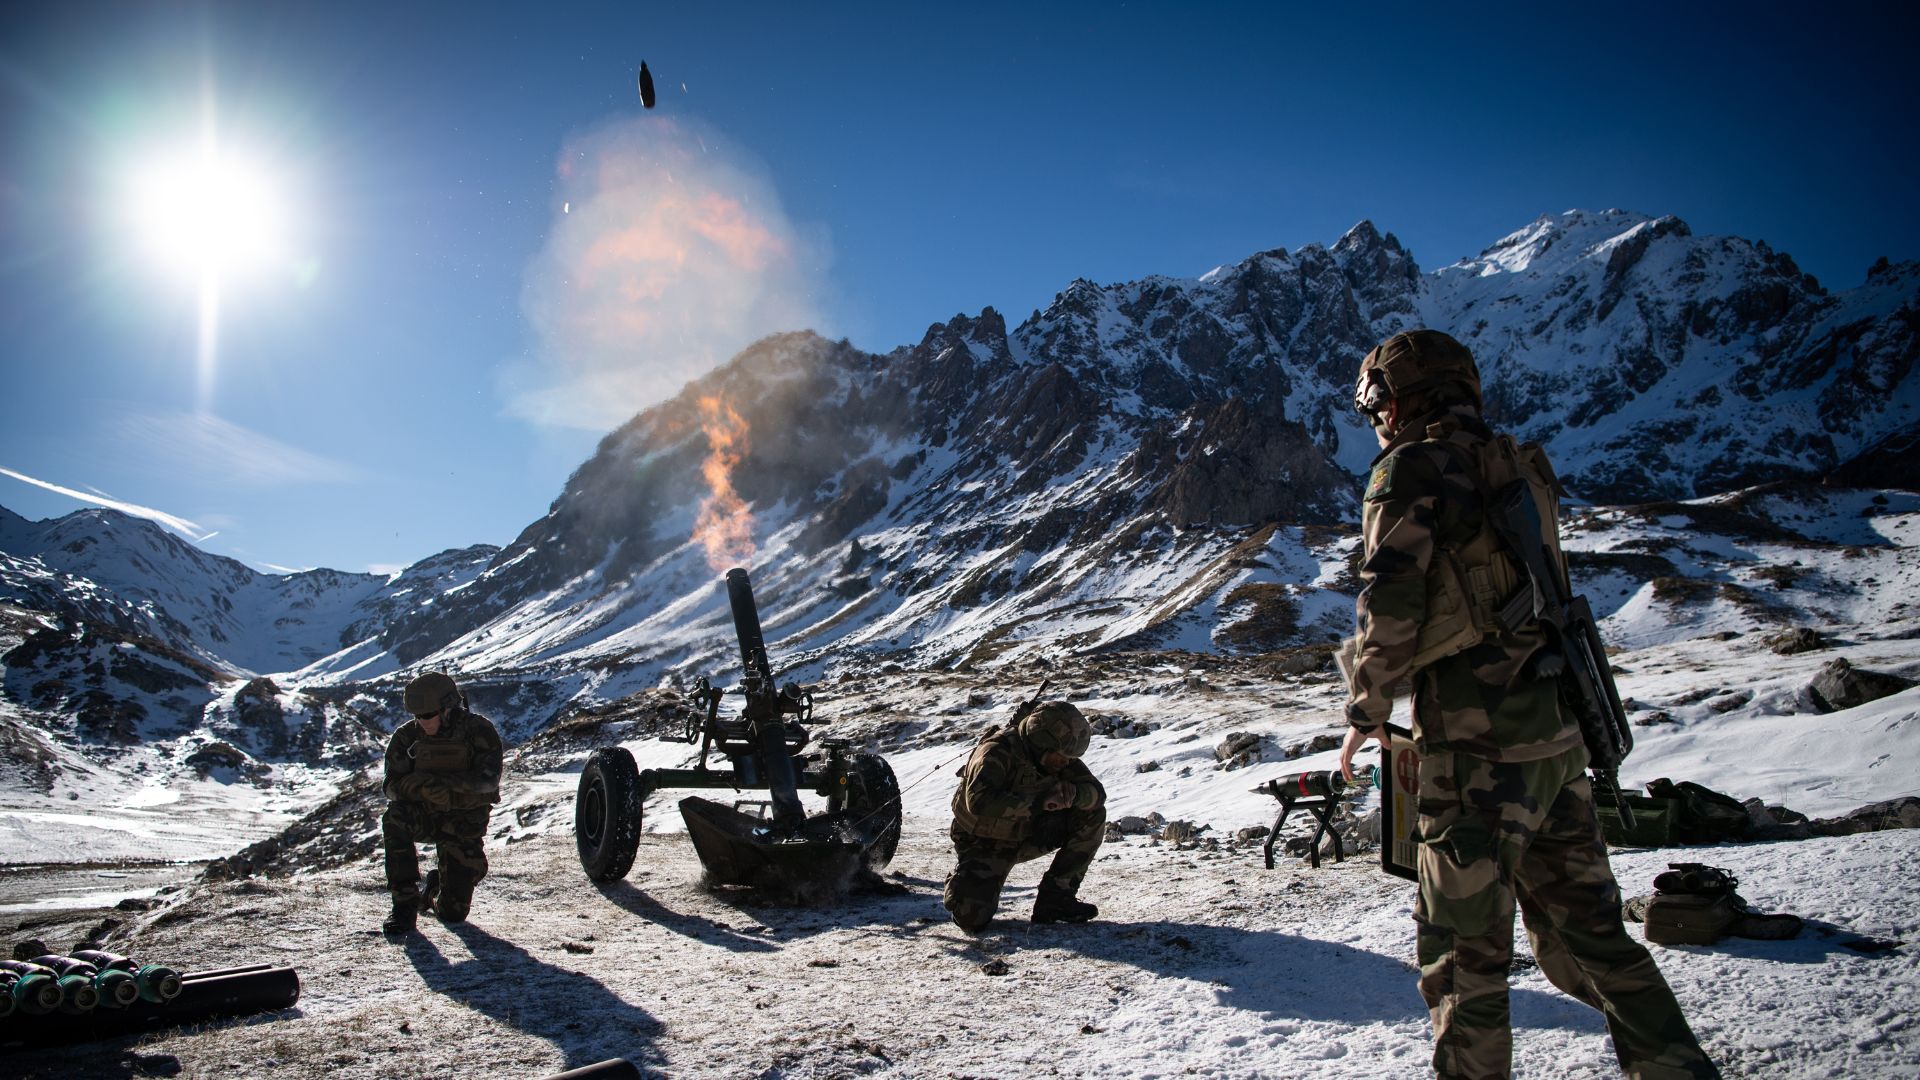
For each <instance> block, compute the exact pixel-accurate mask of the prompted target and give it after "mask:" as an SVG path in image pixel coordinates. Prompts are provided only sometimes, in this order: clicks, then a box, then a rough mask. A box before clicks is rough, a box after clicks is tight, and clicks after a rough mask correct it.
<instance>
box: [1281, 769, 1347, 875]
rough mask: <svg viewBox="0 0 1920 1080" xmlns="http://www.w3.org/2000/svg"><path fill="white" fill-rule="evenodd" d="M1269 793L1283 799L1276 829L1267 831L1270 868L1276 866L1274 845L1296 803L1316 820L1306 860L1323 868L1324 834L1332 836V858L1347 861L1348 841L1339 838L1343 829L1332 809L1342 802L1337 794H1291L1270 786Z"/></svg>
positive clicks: (1335, 860) (1296, 805)
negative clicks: (1289, 796)
mask: <svg viewBox="0 0 1920 1080" xmlns="http://www.w3.org/2000/svg"><path fill="white" fill-rule="evenodd" d="M1268 794H1270V795H1272V796H1273V797H1274V798H1276V799H1279V800H1280V816H1279V817H1278V818H1275V819H1274V822H1273V831H1272V832H1270V833H1268V834H1267V844H1266V850H1267V869H1269V870H1271V869H1273V846H1274V845H1275V844H1277V843H1279V842H1280V826H1282V825H1284V824H1286V822H1287V815H1288V814H1290V813H1292V812H1293V809H1294V807H1299V808H1300V809H1302V810H1305V811H1306V812H1307V813H1309V814H1312V815H1313V820H1314V822H1315V825H1314V827H1313V840H1312V842H1311V843H1310V844H1309V845H1308V846H1307V861H1308V862H1310V863H1312V864H1313V868H1314V869H1315V870H1318V869H1320V838H1321V837H1322V836H1331V837H1333V861H1334V862H1345V861H1346V858H1347V848H1346V845H1345V844H1344V843H1342V842H1341V840H1340V831H1339V830H1338V829H1335V828H1334V827H1333V812H1334V810H1335V809H1337V808H1338V807H1339V805H1340V800H1339V799H1338V798H1335V797H1328V796H1325V795H1316V796H1309V797H1307V798H1288V797H1287V795H1286V794H1285V793H1284V792H1283V791H1278V790H1272V789H1271V788H1270V789H1269V790H1268Z"/></svg>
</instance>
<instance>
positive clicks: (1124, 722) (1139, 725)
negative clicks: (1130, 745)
mask: <svg viewBox="0 0 1920 1080" xmlns="http://www.w3.org/2000/svg"><path fill="white" fill-rule="evenodd" d="M1087 723H1088V726H1089V727H1091V728H1093V733H1094V734H1095V735H1105V736H1106V737H1108V738H1110V739H1137V738H1139V737H1140V736H1142V735H1145V734H1147V733H1149V732H1151V731H1153V730H1154V729H1155V728H1157V727H1159V725H1158V724H1151V723H1148V722H1147V721H1145V720H1129V719H1127V718H1126V717H1124V716H1112V715H1108V714H1106V713H1092V714H1089V715H1088V716H1087Z"/></svg>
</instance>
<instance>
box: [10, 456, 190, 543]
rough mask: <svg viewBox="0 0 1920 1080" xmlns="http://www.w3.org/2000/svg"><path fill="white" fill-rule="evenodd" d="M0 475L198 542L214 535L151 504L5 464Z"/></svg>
mask: <svg viewBox="0 0 1920 1080" xmlns="http://www.w3.org/2000/svg"><path fill="white" fill-rule="evenodd" d="M0 475H4V476H11V477H13V478H14V479H15V480H18V481H20V482H21V483H23V484H32V485H33V486H35V487H41V488H46V489H47V490H48V491H51V492H54V493H55V494H58V495H65V496H66V497H67V498H69V499H78V500H80V501H81V502H84V503H92V504H94V505H95V506H104V507H106V508H107V509H109V510H118V511H120V512H121V513H123V514H128V515H130V516H132V517H137V518H146V519H147V520H148V521H152V522H155V523H157V524H160V525H164V526H166V527H167V528H169V529H172V530H173V531H174V532H177V533H179V534H180V535H182V536H184V537H186V538H187V539H189V540H192V541H193V542H194V543H196V544H197V543H199V542H200V541H202V540H205V539H206V538H207V537H209V536H212V535H213V533H210V532H203V531H202V530H201V528H200V526H198V525H196V524H194V523H193V522H191V521H188V520H187V519H186V518H183V517H177V516H175V515H173V514H169V513H167V512H166V511H165V510H155V509H154V508H153V507H151V506H140V505H138V504H137V503H129V502H121V501H119V500H118V499H108V498H103V497H101V496H99V495H90V494H88V493H86V492H84V491H75V490H74V489H72V488H70V487H61V486H60V485H59V484H51V483H48V482H47V481H45V480H36V479H34V478H33V477H31V476H28V475H26V474H25V473H17V472H14V471H13V470H12V469H9V468H6V467H5V466H0Z"/></svg>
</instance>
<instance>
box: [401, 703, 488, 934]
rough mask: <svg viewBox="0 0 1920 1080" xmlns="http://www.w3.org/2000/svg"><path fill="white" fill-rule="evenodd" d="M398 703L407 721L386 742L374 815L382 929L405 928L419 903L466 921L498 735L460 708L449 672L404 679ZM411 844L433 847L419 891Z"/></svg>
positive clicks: (483, 857)
mask: <svg viewBox="0 0 1920 1080" xmlns="http://www.w3.org/2000/svg"><path fill="white" fill-rule="evenodd" d="M405 702H406V707H407V711H408V712H410V713H412V714H413V719H412V720H409V721H407V722H406V723H404V724H401V725H400V728H399V730H397V731H395V732H394V733H393V738H392V739H391V740H389V741H388V742H387V775H386V783H385V784H384V785H383V786H384V789H385V791H386V793H387V798H388V799H390V800H391V802H389V803H388V805H387V812H386V815H385V816H384V817H382V818H381V819H380V827H381V834H382V837H383V839H384V841H385V846H386V855H387V889H388V891H389V892H391V893H392V894H393V914H392V915H389V916H388V917H387V921H386V922H385V923H384V924H382V927H381V928H382V929H383V930H385V931H386V932H387V933H389V934H403V933H406V932H408V931H410V930H412V929H413V928H414V924H415V920H416V917H417V915H418V913H419V911H420V908H421V907H422V906H425V907H426V908H427V910H428V911H431V912H433V913H434V914H435V915H437V916H438V917H439V919H440V921H441V922H446V923H456V922H461V921H463V920H464V919H466V917H467V908H468V906H469V905H471V904H472V903H473V889H474V886H476V885H478V884H480V879H481V878H484V877H486V876H487V853H486V851H485V849H484V848H483V847H482V846H481V842H482V840H483V839H484V838H485V837H486V834H487V815H488V813H489V811H490V810H491V808H492V806H493V804H494V803H496V802H499V801H500V735H499V733H498V732H496V731H495V730H494V728H493V722H492V721H490V720H488V719H487V718H486V717H484V716H481V715H480V714H478V713H474V712H469V711H467V697H466V695H465V694H462V693H461V692H460V688H459V687H458V686H456V685H455V684H454V681H453V679H452V677H450V676H448V675H446V674H444V673H442V672H438V671H429V672H427V673H426V674H424V675H421V676H419V677H418V678H416V679H414V680H413V681H412V682H410V683H408V684H407V691H406V697H405ZM416 843H430V844H433V845H435V846H436V847H437V848H438V849H439V852H440V858H439V861H440V865H439V867H438V868H437V869H435V870H434V871H433V872H431V873H429V874H428V875H427V884H426V889H425V890H424V892H423V890H422V889H421V888H420V861H419V858H418V856H417V855H416V854H415V852H414V848H413V845H414V844H416Z"/></svg>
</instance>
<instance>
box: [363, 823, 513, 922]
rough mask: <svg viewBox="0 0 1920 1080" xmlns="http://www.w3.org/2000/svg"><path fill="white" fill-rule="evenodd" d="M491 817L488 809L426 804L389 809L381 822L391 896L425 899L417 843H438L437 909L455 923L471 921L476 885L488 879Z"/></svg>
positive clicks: (399, 898) (436, 844)
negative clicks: (485, 842) (469, 912)
mask: <svg viewBox="0 0 1920 1080" xmlns="http://www.w3.org/2000/svg"><path fill="white" fill-rule="evenodd" d="M487 814H488V811H486V810H484V809H482V810H448V811H435V810H434V809H432V808H431V807H429V806H427V805H426V804H425V803H418V802H411V801H403V802H392V803H389V804H387V812H386V813H385V814H384V815H382V817H381V818H380V836H381V841H382V844H383V846H384V848H385V849H386V857H387V891H389V892H391V893H392V894H393V897H394V899H396V900H404V899H407V898H409V897H412V898H416V899H417V898H418V897H419V895H420V858H419V855H418V853H417V852H415V851H414V847H413V846H414V845H415V844H432V845H434V847H435V849H436V850H438V851H439V853H440V855H439V858H440V895H439V897H438V898H437V900H436V902H435V903H436V909H437V910H438V911H439V913H440V916H441V917H442V918H444V919H447V920H449V921H457V920H459V919H464V918H466V915H467V908H468V907H469V906H470V905H471V904H472V903H473V890H474V886H476V885H479V884H480V879H481V878H484V877H486V876H487V852H486V848H485V847H484V846H483V844H482V840H483V838H484V837H485V836H486V834H487Z"/></svg>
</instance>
